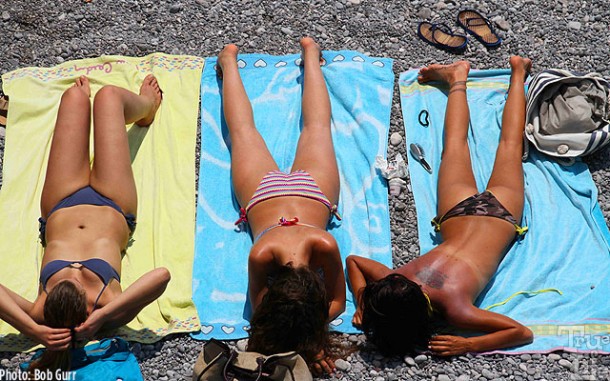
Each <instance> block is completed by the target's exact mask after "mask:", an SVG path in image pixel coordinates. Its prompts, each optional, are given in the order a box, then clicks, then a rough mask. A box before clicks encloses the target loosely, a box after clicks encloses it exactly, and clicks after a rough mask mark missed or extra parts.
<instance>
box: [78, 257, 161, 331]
mask: <svg viewBox="0 0 610 381" xmlns="http://www.w3.org/2000/svg"><path fill="white" fill-rule="evenodd" d="M170 279H171V276H170V273H169V271H167V269H166V268H164V267H160V268H156V269H154V270H152V271H149V272H147V273H146V274H144V275H142V276H141V277H140V278H139V279H138V280H136V281H135V282H134V283H133V284H132V285H131V286H129V287H127V289H126V290H125V291H123V292H122V293H121V294H120V295H119V296H118V297H117V298H115V299H114V300H112V301H111V302H110V303H108V304H107V305H105V306H104V307H102V308H100V309H98V310H95V311H93V312H92V313H91V315H89V317H88V318H87V320H86V321H85V322H84V323H83V324H82V325H80V326H79V327H77V328H76V332H77V334H78V337H79V338H91V337H93V336H94V335H95V333H96V332H97V331H98V330H99V329H100V328H102V327H103V328H104V329H112V328H117V327H120V326H123V325H125V324H127V323H129V322H130V321H131V320H133V319H134V318H135V317H136V315H137V314H138V313H139V312H140V311H141V310H142V309H143V308H144V307H146V306H147V305H148V304H150V303H151V302H153V301H154V300H155V299H157V298H158V297H159V296H161V294H163V292H164V291H165V288H166V287H167V284H168V283H169V281H170Z"/></svg>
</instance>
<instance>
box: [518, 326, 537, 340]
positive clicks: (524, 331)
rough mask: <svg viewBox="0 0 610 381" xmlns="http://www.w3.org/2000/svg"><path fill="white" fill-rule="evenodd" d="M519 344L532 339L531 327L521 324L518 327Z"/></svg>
mask: <svg viewBox="0 0 610 381" xmlns="http://www.w3.org/2000/svg"><path fill="white" fill-rule="evenodd" d="M520 336H521V341H522V343H521V344H529V343H531V342H532V341H534V332H532V330H531V329H529V328H527V327H525V326H521V327H520Z"/></svg>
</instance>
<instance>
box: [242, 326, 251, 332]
mask: <svg viewBox="0 0 610 381" xmlns="http://www.w3.org/2000/svg"><path fill="white" fill-rule="evenodd" d="M241 329H243V330H244V331H246V332H248V331H249V330H250V326H249V325H244V326H243V327H241Z"/></svg>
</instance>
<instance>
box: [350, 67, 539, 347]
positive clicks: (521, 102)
mask: <svg viewBox="0 0 610 381" xmlns="http://www.w3.org/2000/svg"><path fill="white" fill-rule="evenodd" d="M510 66H511V69H512V73H511V83H510V89H509V92H508V98H507V100H506V105H505V107H504V113H503V116H502V134H501V138H500V144H499V146H498V149H497V153H496V160H495V163H494V168H493V172H492V174H491V177H490V179H489V182H488V183H487V190H486V191H485V192H482V193H478V192H477V186H476V184H475V180H474V175H473V173H472V167H471V161H470V153H469V149H468V142H467V134H468V126H469V119H470V115H469V111H468V103H467V99H466V84H467V82H466V81H467V77H468V72H469V70H470V65H469V64H468V63H467V62H465V61H460V62H456V63H454V64H452V65H430V66H428V67H425V68H423V69H421V71H420V75H419V78H418V79H419V81H420V82H428V81H440V82H443V83H445V84H447V85H449V96H448V100H447V112H446V114H445V129H444V146H443V156H442V161H441V166H440V170H439V181H438V200H439V201H438V215H439V217H436V218H435V219H434V220H433V225H434V226H435V228H436V229H437V230H440V232H441V234H442V236H443V243H441V244H440V245H438V246H437V247H436V248H434V249H433V250H431V251H430V252H428V253H427V254H425V255H422V256H420V257H418V258H416V259H414V260H413V261H411V262H409V263H408V264H406V265H404V266H402V267H400V268H398V269H396V270H392V269H389V268H387V267H385V266H384V265H382V264H380V263H377V262H375V261H372V260H370V259H367V258H362V257H356V256H350V257H348V258H347V272H348V276H349V280H350V284H351V287H352V291H353V292H354V295H355V296H356V299H357V310H356V313H355V314H354V319H353V323H354V325H356V326H360V327H362V329H363V331H364V332H365V334H366V335H367V337H368V339H369V340H370V341H371V342H373V343H374V344H375V345H376V346H377V347H378V348H379V350H380V351H382V352H384V353H386V354H404V353H409V352H413V351H414V349H415V348H417V347H419V348H422V349H425V348H428V349H430V350H431V351H433V352H435V353H436V354H439V355H442V356H448V355H457V354H461V353H466V352H480V351H488V350H493V349H498V348H505V347H510V346H515V345H520V344H525V343H528V342H531V340H532V332H531V331H530V330H529V329H528V328H526V327H524V326H523V325H521V324H519V323H518V322H516V321H514V320H512V319H510V318H509V317H507V316H503V315H500V314H497V313H494V312H490V311H485V310H481V309H479V308H476V307H475V306H474V305H473V302H474V300H475V299H476V298H477V296H478V295H479V293H480V292H481V290H483V288H484V287H485V286H486V284H487V282H488V281H489V279H490V278H491V277H492V276H493V274H494V273H495V271H496V269H497V267H498V264H499V263H500V261H501V260H502V258H503V256H504V254H505V252H506V248H507V246H508V245H509V244H510V243H511V242H512V241H513V240H514V238H515V235H516V234H523V233H524V232H525V230H526V229H525V228H521V227H520V226H519V221H520V220H521V213H522V210H523V168H522V164H521V155H522V149H523V129H524V127H525V92H524V80H525V78H526V76H527V74H528V72H529V70H530V68H531V61H530V60H529V59H525V58H521V57H511V59H510ZM473 195H474V196H473ZM434 313H438V314H439V315H440V316H441V317H444V318H445V319H446V320H447V322H448V323H449V324H451V325H453V326H455V327H458V328H461V329H465V330H470V331H475V332H482V333H483V335H480V336H472V337H460V336H452V335H438V336H432V337H431V333H432V329H431V317H432V315H434Z"/></svg>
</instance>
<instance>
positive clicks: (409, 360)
mask: <svg viewBox="0 0 610 381" xmlns="http://www.w3.org/2000/svg"><path fill="white" fill-rule="evenodd" d="M403 360H404V362H405V364H407V365H409V366H415V365H416V364H417V363H416V362H415V360H413V357H411V356H405V358H404V359H403Z"/></svg>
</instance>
